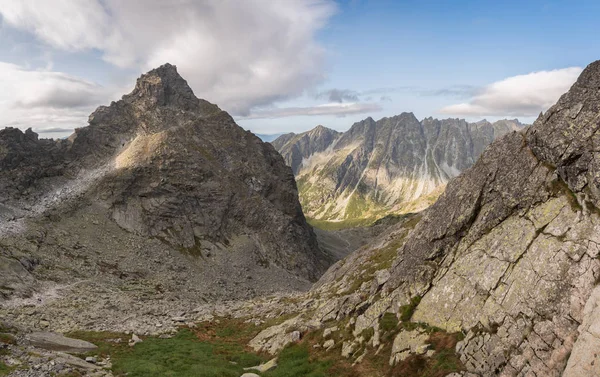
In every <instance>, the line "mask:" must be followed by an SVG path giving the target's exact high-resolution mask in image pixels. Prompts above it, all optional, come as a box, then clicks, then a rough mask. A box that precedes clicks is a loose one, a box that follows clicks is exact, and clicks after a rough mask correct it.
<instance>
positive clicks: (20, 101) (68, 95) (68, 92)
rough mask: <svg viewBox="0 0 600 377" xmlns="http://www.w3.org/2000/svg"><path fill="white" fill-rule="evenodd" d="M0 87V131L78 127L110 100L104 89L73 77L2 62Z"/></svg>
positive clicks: (108, 92) (107, 92)
mask: <svg viewBox="0 0 600 377" xmlns="http://www.w3.org/2000/svg"><path fill="white" fill-rule="evenodd" d="M0 83H2V91H0V109H2V111H0V127H4V126H12V127H19V128H29V127H32V128H34V129H38V130H44V129H46V128H57V127H58V128H66V129H73V128H74V127H81V126H84V125H85V124H86V123H85V121H86V119H87V116H88V115H89V114H90V112H91V111H92V110H93V109H94V107H96V106H97V104H98V103H102V102H107V101H108V100H109V98H110V97H111V93H110V91H109V90H107V89H106V88H104V87H102V86H100V85H97V84H95V83H92V82H89V81H86V80H82V79H80V78H77V77H73V76H69V75H66V74H64V73H60V72H52V71H39V70H28V69H25V68H23V67H20V66H18V65H15V64H9V63H3V62H0Z"/></svg>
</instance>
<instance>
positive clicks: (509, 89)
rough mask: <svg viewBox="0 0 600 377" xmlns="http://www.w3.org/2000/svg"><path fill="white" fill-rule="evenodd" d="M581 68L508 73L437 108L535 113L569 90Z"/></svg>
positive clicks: (451, 111)
mask: <svg viewBox="0 0 600 377" xmlns="http://www.w3.org/2000/svg"><path fill="white" fill-rule="evenodd" d="M581 71H582V69H581V68H579V67H571V68H564V69H557V70H553V71H539V72H533V73H529V74H526V75H519V76H513V77H509V78H506V79H504V80H501V81H497V82H495V83H492V84H490V85H488V86H487V87H485V88H483V89H482V90H481V91H480V92H479V93H478V94H476V95H475V96H473V97H472V98H471V100H470V101H469V102H466V103H459V104H455V105H450V106H446V107H444V108H442V109H441V110H440V112H441V113H443V114H450V115H457V116H501V117H504V116H511V117H513V116H515V117H532V116H537V115H538V114H539V113H540V112H542V111H546V110H547V109H548V108H549V107H550V106H552V105H553V104H554V103H555V102H556V101H557V100H558V99H559V98H560V96H561V95H562V94H563V93H565V92H566V91H568V90H569V88H570V87H571V85H573V83H574V82H575V81H576V80H577V77H578V76H579V75H580V74H581Z"/></svg>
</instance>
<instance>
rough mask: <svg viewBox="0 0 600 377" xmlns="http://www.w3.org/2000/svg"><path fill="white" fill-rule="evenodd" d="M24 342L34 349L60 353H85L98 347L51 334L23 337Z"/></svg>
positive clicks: (39, 333) (33, 334)
mask: <svg viewBox="0 0 600 377" xmlns="http://www.w3.org/2000/svg"><path fill="white" fill-rule="evenodd" d="M25 339H26V341H27V342H28V343H29V344H31V345H32V346H34V347H38V348H43V349H46V350H49V351H62V352H68V353H86V352H90V351H94V350H96V349H97V348H98V347H97V346H96V345H94V344H92V343H90V342H86V341H84V340H79V339H72V338H67V337H65V336H63V335H61V334H57V333H52V332H37V333H31V334H28V335H26V336H25Z"/></svg>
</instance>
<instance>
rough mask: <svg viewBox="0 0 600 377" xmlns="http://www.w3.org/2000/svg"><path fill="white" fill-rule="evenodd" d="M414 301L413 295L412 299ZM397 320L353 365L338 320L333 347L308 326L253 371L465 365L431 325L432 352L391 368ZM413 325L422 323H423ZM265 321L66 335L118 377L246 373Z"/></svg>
mask: <svg viewBox="0 0 600 377" xmlns="http://www.w3.org/2000/svg"><path fill="white" fill-rule="evenodd" d="M414 302H415V299H413V302H411V304H414ZM273 321H275V320H273ZM274 323H275V322H274ZM274 323H270V324H274ZM401 325H402V324H399V323H398V319H397V318H396V317H395V315H393V314H391V313H388V314H385V315H384V316H383V317H382V318H381V320H380V329H381V330H382V340H384V342H385V349H384V350H383V351H382V352H379V353H377V354H376V353H375V349H373V348H369V347H368V346H366V343H367V342H365V344H363V345H362V348H361V349H360V350H359V351H357V353H359V354H360V353H362V352H363V351H366V358H365V359H364V361H363V363H361V364H358V365H356V366H353V365H352V361H353V360H352V359H345V358H343V357H342V356H341V355H340V347H341V345H342V341H343V339H345V338H346V337H345V336H344V337H342V338H340V336H342V334H343V333H344V331H347V332H348V334H347V336H348V339H349V338H350V337H351V335H350V332H349V330H345V329H346V327H345V326H344V322H340V323H338V327H339V328H340V329H342V330H341V331H339V332H338V333H336V335H335V338H336V345H335V347H334V349H333V350H331V351H326V350H324V349H322V348H314V347H313V345H315V344H317V343H320V342H322V334H323V331H322V330H316V331H309V332H307V333H305V334H303V338H302V340H301V341H300V342H299V343H295V344H291V345H288V346H287V347H286V348H284V349H283V351H281V353H280V354H279V356H278V366H277V367H276V368H274V369H272V370H270V371H268V372H265V373H257V374H259V375H261V377H328V376H337V377H367V376H374V375H377V376H390V377H391V376H396V375H402V376H405V377H442V376H445V375H446V374H448V373H450V372H453V371H460V370H463V367H462V365H461V363H460V360H459V359H458V357H457V355H456V354H455V353H454V349H455V346H456V342H457V341H458V340H460V339H461V336H462V334H460V333H458V334H448V333H445V332H443V331H442V330H441V329H437V328H433V327H431V328H428V330H430V331H427V332H428V334H429V340H428V341H427V343H429V344H431V346H432V348H433V349H434V350H435V351H436V353H435V354H434V356H433V357H432V358H425V357H423V356H421V355H415V357H414V358H410V359H408V360H407V361H406V362H404V363H401V364H400V365H397V366H395V367H390V366H389V364H388V360H389V354H390V352H391V347H392V342H393V339H394V337H395V334H397V333H398V331H401V330H402V328H403V327H402V326H401ZM415 325H416V326H419V327H421V328H423V326H422V325H421V324H415ZM264 326H266V325H262V326H260V327H257V326H255V325H253V324H251V323H245V321H244V320H243V319H228V318H220V319H219V320H218V321H213V322H210V323H208V322H207V323H200V324H198V326H197V327H196V328H193V329H192V328H182V329H180V330H179V332H178V333H177V334H175V336H174V337H173V338H169V339H160V338H157V337H146V338H144V341H143V342H142V343H138V344H136V345H135V347H129V346H128V344H127V341H128V339H129V337H130V336H128V335H125V334H119V333H108V332H104V333H101V332H82V331H79V332H73V333H70V334H68V336H71V337H75V338H80V339H85V340H88V341H90V342H92V343H94V344H96V345H97V346H98V347H99V348H98V350H97V351H95V352H94V353H93V354H94V355H100V356H102V357H107V356H110V357H111V360H112V364H113V369H112V371H113V374H114V375H115V376H117V377H119V376H129V377H138V376H149V377H153V376H167V377H169V376H172V377H175V376H177V377H192V376H193V377H229V376H231V377H239V376H241V375H242V374H243V373H244V370H243V368H244V367H249V366H255V365H258V364H260V363H262V362H265V361H267V360H268V359H270V358H271V356H269V355H258V354H256V353H254V352H252V351H250V350H248V349H247V348H246V344H247V343H248V341H249V340H250V339H251V338H252V337H254V336H255V335H256V334H257V333H258V332H259V331H260V330H261V329H263V328H264ZM363 336H364V337H365V339H370V338H371V337H372V336H373V330H372V329H369V330H367V331H365V332H363ZM118 338H121V342H115V341H114V340H115V339H118ZM84 356H85V355H84ZM9 372H10V368H8V367H6V366H5V365H3V364H1V363H0V376H4V375H6V374H8V373H9Z"/></svg>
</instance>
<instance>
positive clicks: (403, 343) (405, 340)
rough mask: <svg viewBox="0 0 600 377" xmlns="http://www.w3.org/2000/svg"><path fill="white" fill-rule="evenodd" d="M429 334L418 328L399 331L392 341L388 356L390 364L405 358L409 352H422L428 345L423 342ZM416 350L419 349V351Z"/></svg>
mask: <svg viewBox="0 0 600 377" xmlns="http://www.w3.org/2000/svg"><path fill="white" fill-rule="evenodd" d="M427 339H429V335H427V334H426V333H422V332H420V331H418V330H413V331H400V332H399V333H398V335H396V338H394V343H393V344H392V353H391V356H390V365H395V364H396V363H397V362H398V361H402V360H405V359H406V358H407V357H408V356H409V355H410V354H411V353H412V354H423V353H425V352H426V350H427V348H428V347H429V345H428V344H426V343H425V342H426V341H427ZM418 351H421V352H420V353H419V352H418Z"/></svg>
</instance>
